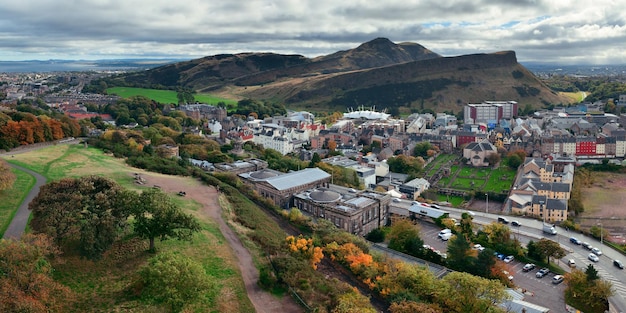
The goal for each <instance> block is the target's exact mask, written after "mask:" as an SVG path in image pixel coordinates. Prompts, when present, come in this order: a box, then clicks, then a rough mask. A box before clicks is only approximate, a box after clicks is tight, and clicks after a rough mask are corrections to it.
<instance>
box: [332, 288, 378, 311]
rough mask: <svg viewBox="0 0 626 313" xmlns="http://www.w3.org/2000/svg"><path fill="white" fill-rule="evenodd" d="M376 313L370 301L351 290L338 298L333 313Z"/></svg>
mask: <svg viewBox="0 0 626 313" xmlns="http://www.w3.org/2000/svg"><path fill="white" fill-rule="evenodd" d="M361 312H363V313H376V309H374V308H373V307H372V305H371V304H370V301H369V299H368V298H367V297H366V296H364V295H362V294H361V293H360V292H358V291H356V290H352V289H351V290H350V291H349V292H347V293H344V294H342V295H340V296H338V297H337V305H335V307H334V308H333V309H332V311H331V313H361Z"/></svg>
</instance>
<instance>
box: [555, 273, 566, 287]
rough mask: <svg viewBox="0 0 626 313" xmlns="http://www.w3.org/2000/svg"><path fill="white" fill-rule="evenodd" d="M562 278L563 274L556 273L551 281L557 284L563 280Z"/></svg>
mask: <svg viewBox="0 0 626 313" xmlns="http://www.w3.org/2000/svg"><path fill="white" fill-rule="evenodd" d="M563 279H565V277H563V275H556V276H554V277H552V283H553V284H555V285H557V284H560V283H562V282H563Z"/></svg>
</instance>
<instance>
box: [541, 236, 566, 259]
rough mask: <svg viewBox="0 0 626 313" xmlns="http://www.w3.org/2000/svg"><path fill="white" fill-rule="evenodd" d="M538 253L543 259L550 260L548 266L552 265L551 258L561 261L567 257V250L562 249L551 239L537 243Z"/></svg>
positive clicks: (543, 239) (544, 239) (542, 239)
mask: <svg viewBox="0 0 626 313" xmlns="http://www.w3.org/2000/svg"><path fill="white" fill-rule="evenodd" d="M535 246H536V248H537V253H538V254H539V255H540V256H541V258H542V259H543V258H548V264H550V258H556V259H560V258H562V257H564V256H565V255H566V253H565V250H564V249H563V248H561V245H559V244H558V243H557V242H555V241H552V240H550V239H546V238H541V239H539V241H537V242H536V243H535Z"/></svg>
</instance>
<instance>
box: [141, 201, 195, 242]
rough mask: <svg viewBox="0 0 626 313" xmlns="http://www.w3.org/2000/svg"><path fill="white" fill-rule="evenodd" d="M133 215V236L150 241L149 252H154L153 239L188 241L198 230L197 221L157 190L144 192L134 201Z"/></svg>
mask: <svg viewBox="0 0 626 313" xmlns="http://www.w3.org/2000/svg"><path fill="white" fill-rule="evenodd" d="M133 215H134V217H135V221H134V223H133V228H134V231H135V234H137V235H139V236H140V237H142V238H146V239H148V240H149V241H150V248H149V249H150V251H155V246H154V239H155V238H160V239H161V240H166V239H168V238H176V239H179V240H190V239H191V237H192V236H193V233H194V232H197V231H199V230H200V224H199V223H198V221H196V219H195V218H194V217H193V216H191V215H188V214H185V213H183V212H182V211H181V209H180V208H178V206H176V204H175V203H174V202H172V199H170V197H169V196H168V195H167V194H165V193H163V192H161V191H160V190H159V189H150V190H144V191H143V192H142V193H141V194H140V195H139V197H138V199H137V201H135V204H134V208H133Z"/></svg>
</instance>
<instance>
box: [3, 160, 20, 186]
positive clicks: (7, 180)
mask: <svg viewBox="0 0 626 313" xmlns="http://www.w3.org/2000/svg"><path fill="white" fill-rule="evenodd" d="M15 178H16V177H15V174H13V172H12V171H11V167H10V166H9V164H8V163H7V162H6V161H5V160H4V159H0V190H6V189H9V188H11V187H12V186H13V183H14V182H15Z"/></svg>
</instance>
